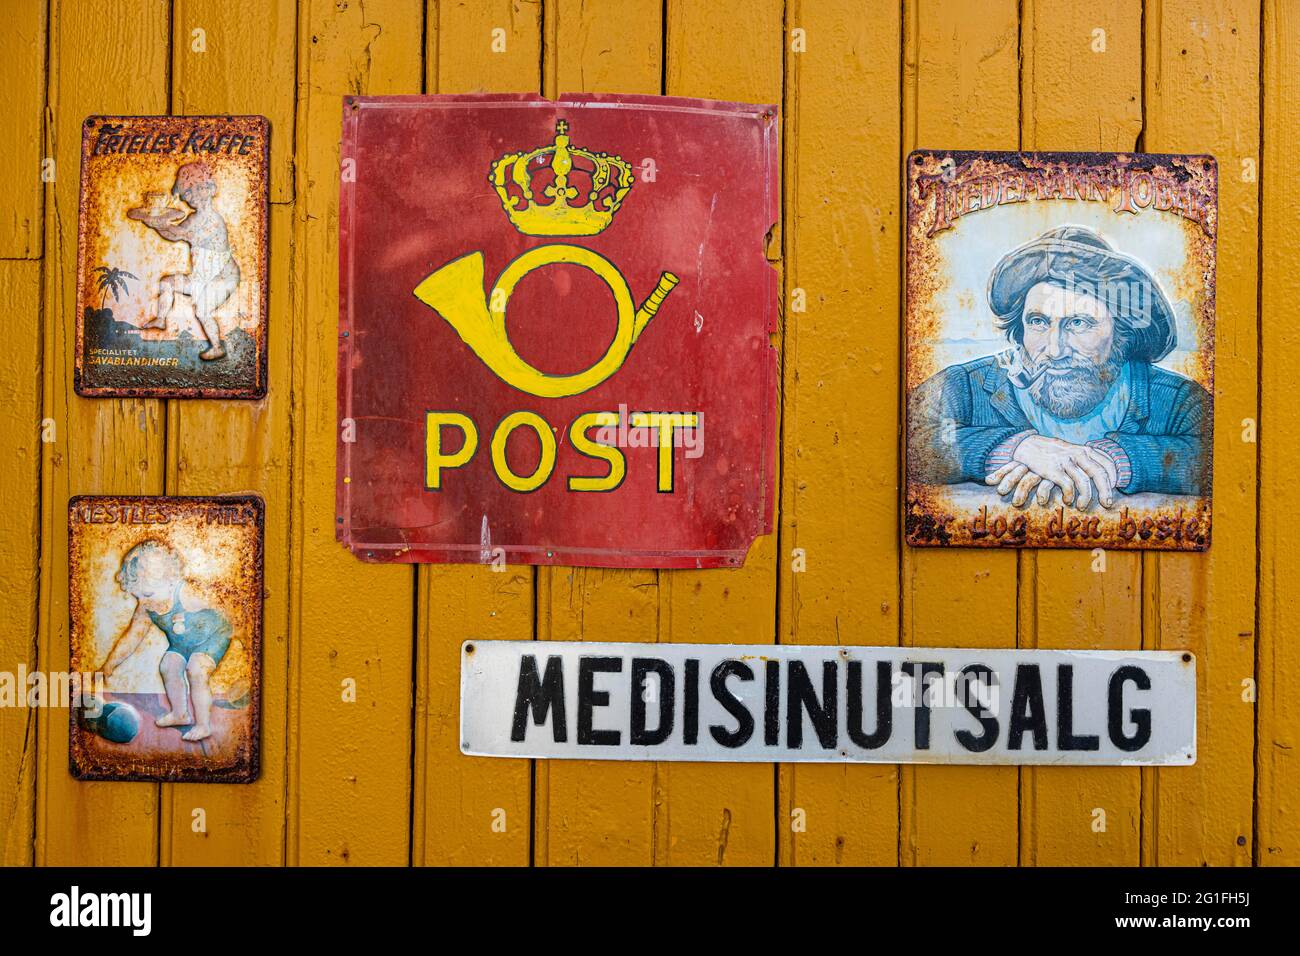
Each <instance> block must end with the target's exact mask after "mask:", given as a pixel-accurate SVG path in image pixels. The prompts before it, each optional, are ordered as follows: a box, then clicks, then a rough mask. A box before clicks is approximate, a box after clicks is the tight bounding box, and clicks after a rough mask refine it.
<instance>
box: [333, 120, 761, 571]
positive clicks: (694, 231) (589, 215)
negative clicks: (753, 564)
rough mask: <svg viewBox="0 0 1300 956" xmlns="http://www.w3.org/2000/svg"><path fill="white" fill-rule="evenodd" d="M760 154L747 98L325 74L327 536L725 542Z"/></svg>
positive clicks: (750, 480) (720, 550)
mask: <svg viewBox="0 0 1300 956" xmlns="http://www.w3.org/2000/svg"><path fill="white" fill-rule="evenodd" d="M777 155H778V154H777V117H776V111H775V108H774V107H767V106H747V105H741V104H732V103H716V102H712V101H705V100H686V99H673V98H664V97H650V96H581V97H565V98H561V99H559V100H545V99H541V98H539V97H536V96H533V95H484V96H427V97H426V96H397V97H350V98H348V99H347V100H346V101H345V103H344V121H343V143H342V177H341V179H342V181H341V196H340V198H341V205H340V222H339V235H340V316H339V377H338V410H339V444H338V479H337V480H338V513H337V532H338V537H339V539H340V540H341V541H342V542H344V544H346V545H347V547H349V548H350V549H351V550H352V551H353V552H354V553H356V554H357V555H358V556H359V557H361V558H363V559H366V560H371V561H408V562H472V563H495V564H498V565H500V564H505V563H527V564H569V565H591V566H601V567H659V568H684V567H693V568H707V567H737V566H739V565H741V564H743V563H744V559H745V554H746V551H747V550H748V548H749V546H750V544H751V543H752V542H753V540H754V538H755V537H756V536H758V535H760V534H765V533H768V532H770V531H771V527H772V505H773V482H774V475H773V472H774V462H775V415H776V376H777V357H776V351H775V349H774V347H773V345H772V336H773V334H774V333H775V331H776V328H777V296H778V284H777V277H776V273H775V271H774V269H773V268H772V266H771V264H770V262H769V261H768V258H767V243H768V236H769V235H770V231H771V229H772V227H773V226H774V224H775V222H776V220H777V215H778V208H779V197H778V194H777V182H778V179H777Z"/></svg>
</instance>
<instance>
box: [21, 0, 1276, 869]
mask: <svg viewBox="0 0 1300 956" xmlns="http://www.w3.org/2000/svg"><path fill="white" fill-rule="evenodd" d="M1260 6H1261V5H1260V4H1257V3H1255V2H1254V0H1249V2H1243V3H1238V2H1229V0H1101V2H1097V3H1086V4H1085V3H1075V2H1071V0H979V2H977V0H903V2H902V3H901V4H893V3H888V2H881V3H874V2H873V3H870V4H863V3H860V2H858V3H855V2H850V0H817V2H813V0H785V2H782V0H758V2H755V3H751V4H748V5H746V6H745V7H744V10H743V13H738V8H736V7H735V6H734V5H726V4H718V3H715V2H709V0H667V2H663V0H617V2H614V0H609V2H599V3H593V2H590V0H589V2H586V3H583V2H581V0H544V2H543V0H425V2H423V3H421V2H419V0H365V2H364V3H362V2H360V0H296V2H295V0H270V2H261V0H132V2H130V3H124V2H122V0H76V2H73V0H49V2H48V4H47V2H46V0H12V2H10V3H9V4H7V5H6V7H5V12H6V14H7V19H6V26H7V28H8V29H7V30H6V31H5V33H4V35H3V36H0V88H3V89H5V90H6V92H7V94H8V99H7V102H8V104H9V106H8V108H7V109H6V110H5V111H4V113H3V114H2V115H0V177H3V181H4V182H6V183H8V184H11V185H12V187H13V188H10V189H8V190H7V191H6V193H5V195H4V198H3V200H2V201H0V307H2V308H4V310H5V314H6V315H7V316H8V327H7V330H8V331H7V335H6V340H5V349H4V350H3V352H0V436H3V437H4V439H5V445H4V449H5V452H6V454H5V455H4V456H3V462H0V487H3V489H4V492H5V495H6V501H7V503H9V506H10V521H9V522H8V523H7V524H6V526H5V528H4V530H3V531H2V532H0V563H3V565H4V568H5V571H6V573H5V574H4V575H3V577H0V624H3V625H4V627H3V633H0V653H3V655H4V659H3V660H2V661H0V669H12V668H16V666H17V665H18V664H19V663H23V664H24V665H25V666H27V667H29V668H30V667H33V666H39V667H40V668H41V669H43V670H49V669H62V668H65V667H66V666H67V662H68V658H67V655H68V623H67V617H68V607H67V573H68V571H67V524H66V511H67V501H68V498H69V496H70V495H72V494H79V493H122V494H128V493H129V494H161V493H164V492H166V491H174V492H179V493H183V494H195V493H207V492H229V491H246V490H255V491H260V492H261V493H262V494H263V495H264V496H265V497H266V499H267V504H268V509H267V511H268V525H267V590H268V594H267V599H266V637H265V642H264V668H265V670H264V675H265V682H264V701H263V703H264V709H263V722H264V726H263V737H262V748H263V761H262V763H263V776H262V779H261V780H260V781H259V782H258V783H257V784H255V785H253V786H252V787H206V786H195V785H184V786H168V787H165V788H159V787H158V786H156V785H152V784H111V783H81V782H78V781H75V780H73V779H72V778H71V777H70V775H69V774H68V770H67V749H68V745H67V712H66V710H49V711H43V712H39V713H33V712H32V711H27V710H8V709H5V710H0V861H2V862H4V863H16V864H25V863H28V862H33V861H34V862H37V863H49V864H80V865H92V866H95V865H121V864H137V865H154V864H156V863H158V862H162V863H165V864H190V863H217V864H238V863H258V864H264V865H281V864H299V863H301V864H340V863H352V864H370V863H386V864H398V865H404V864H406V863H408V862H415V863H417V864H429V865H440V864H476V863H479V864H510V865H526V864H528V863H530V862H533V863H536V864H573V863H583V864H588V863H591V864H599V863H611V864H623V863H629V864H709V865H717V864H724V865H725V864H754V865H767V864H770V863H771V862H773V860H777V861H778V862H779V863H781V864H785V865H789V864H823V863H831V864H834V863H846V864H848V863H885V864H888V863H893V862H901V863H903V864H905V865H911V864H943V863H953V864H960V863H986V864H995V865H1015V864H1017V863H1019V864H1022V865H1057V864H1061V865H1080V864H1083V865H1087V864H1120V863H1135V862H1141V863H1143V864H1146V865H1173V864H1189V865H1198V864H1202V863H1207V864H1214V865H1220V864H1249V863H1251V862H1257V863H1260V864H1286V863H1296V862H1297V860H1298V859H1300V836H1298V834H1300V827H1298V825H1297V815H1300V797H1297V794H1300V769H1297V763H1296V757H1295V754H1296V752H1297V747H1300V704H1297V702H1296V701H1295V699H1294V695H1293V694H1290V693H1289V689H1290V688H1291V687H1292V686H1293V685H1294V684H1295V682H1296V680H1297V678H1300V652H1298V651H1297V650H1296V646H1295V641H1294V640H1293V639H1292V637H1291V634H1290V631H1291V628H1290V627H1289V624H1290V619H1289V614H1290V612H1291V611H1292V610H1293V609H1294V607H1295V596H1294V595H1295V587H1294V581H1295V579H1296V577H1297V574H1300V557H1297V556H1296V555H1297V551H1296V549H1295V548H1294V547H1293V546H1292V544H1291V542H1290V537H1289V534H1288V531H1289V523H1290V518H1289V512H1288V510H1287V506H1286V498H1285V494H1286V491H1287V489H1288V488H1289V476H1290V475H1291V474H1292V473H1293V472H1294V471H1295V470H1296V468H1297V467H1298V466H1300V453H1298V452H1297V451H1296V448H1297V445H1298V444H1300V412H1297V410H1296V406H1295V399H1294V384H1293V382H1294V380H1295V378H1296V375H1297V372H1296V370H1295V368H1294V366H1295V364H1296V360H1295V359H1294V355H1295V354H1296V353H1297V350H1300V334H1297V333H1296V332H1295V330H1294V329H1293V328H1292V323H1290V322H1288V321H1285V316H1286V315H1287V314H1288V304H1289V301H1290V299H1291V298H1292V297H1294V296H1295V295H1297V294H1300V288H1298V287H1297V280H1296V279H1295V277H1294V274H1293V269H1292V267H1291V261H1292V259H1293V258H1295V256H1296V255H1297V254H1298V253H1300V227H1297V223H1296V219H1295V216H1294V215H1293V214H1292V212H1291V209H1292V207H1293V205H1294V202H1295V198H1296V197H1294V196H1292V193H1293V192H1295V190H1296V186H1295V185H1294V183H1293V182H1292V177H1290V176H1288V175H1287V172H1286V171H1287V169H1288V168H1289V163H1290V161H1291V158H1292V155H1293V154H1294V151H1295V150H1294V149H1293V148H1292V147H1294V146H1295V145H1296V141H1297V120H1296V117H1297V115H1300V86H1297V80H1296V76H1297V73H1298V72H1300V54H1298V53H1297V51H1300V16H1298V15H1297V12H1296V10H1295V7H1294V4H1291V3H1288V2H1284V0H1263V3H1262V18H1261V9H1260ZM1022 17H1023V19H1022ZM795 28H800V29H803V30H804V31H805V41H806V44H807V46H806V52H805V53H802V54H796V53H794V52H792V51H791V49H790V31H791V30H793V29H795ZM196 29H201V30H202V31H203V43H204V45H205V47H206V49H205V51H204V52H201V53H200V52H198V51H197V50H196V49H195V48H194V43H195V40H196V36H195V34H194V31H195V30H196ZM1095 29H1103V30H1105V42H1106V52H1105V53H1104V54H1100V53H1095V52H1093V50H1092V49H1091V42H1092V40H1093V39H1094V36H1093V31H1094V30H1095ZM494 31H500V32H499V33H496V32H494ZM498 39H499V40H501V41H502V42H503V43H504V49H500V50H499V51H498V50H494V49H493V43H494V41H495V40H498ZM1261 50H1262V52H1261ZM1261 57H1262V58H1261ZM47 64H48V69H47ZM1261 80H1262V83H1263V86H1262V88H1261V85H1260V83H1261ZM421 90H426V91H429V92H470V91H487V90H498V91H537V90H540V91H543V92H545V93H547V94H548V95H555V94H556V93H559V92H563V91H580V90H601V91H615V92H628V93H634V92H641V93H660V92H665V93H668V94H670V95H679V96H696V97H715V98H720V99H731V100H741V101H748V102H756V103H779V104H781V106H782V111H783V122H784V125H783V132H782V148H783V155H784V167H783V174H782V175H783V188H784V206H783V217H782V223H780V224H777V228H776V229H775V230H774V232H773V236H772V239H771V241H770V243H769V258H771V260H772V261H773V265H774V267H776V268H778V269H780V270H782V273H783V283H784V285H783V288H784V292H785V295H786V296H787V301H788V295H789V292H790V290H791V289H793V288H795V287H796V286H797V287H800V288H803V289H804V290H805V291H806V293H807V296H808V302H809V309H808V311H807V312H806V313H802V314H800V315H798V316H785V317H784V319H783V323H784V328H783V331H782V337H781V339H780V342H781V344H782V347H783V362H784V366H783V405H782V414H783V432H784V442H783V445H782V452H781V454H782V458H781V461H780V478H781V502H780V505H781V511H780V513H779V514H778V516H777V521H778V528H779V540H778V536H777V535H772V536H768V537H766V538H762V539H759V541H758V542H756V544H755V546H754V548H753V549H752V551H751V554H750V556H749V559H748V562H747V564H746V567H745V568H744V569H743V570H742V571H739V572H731V571H717V572H686V571H673V572H667V571H665V572H655V571H608V570H589V569H568V568H549V569H544V570H542V571H539V572H536V573H535V572H533V571H532V570H531V569H528V568H522V567H519V568H509V569H507V571H506V572H505V573H502V574H496V573H492V572H491V571H489V570H488V569H486V568H480V567H426V568H420V569H419V570H418V571H417V570H413V569H411V568H405V567H398V566H373V565H368V564H365V563H362V562H360V561H358V560H357V559H355V558H354V557H352V556H351V555H349V554H348V553H347V552H346V551H345V550H344V549H342V548H341V547H340V546H339V545H338V544H337V543H336V542H335V540H334V521H335V515H334V447H335V432H334V429H335V392H334V382H335V364H336V346H337V339H336V335H337V327H336V316H337V310H338V298H337V288H338V274H337V273H338V269H337V263H338V258H337V227H338V209H337V204H338V175H339V172H338V168H339V167H338V161H339V155H338V143H339V133H340V119H341V112H342V98H343V97H344V96H346V95H350V94H357V93H414V92H419V91H421ZM1261 100H1262V109H1263V113H1262V115H1261V113H1260V109H1261ZM169 111H171V112H175V113H260V114H263V115H266V116H268V117H270V119H271V122H272V134H271V136H272V147H271V148H272V164H271V165H272V168H271V190H272V199H273V201H274V203H275V205H274V207H273V213H272V223H271V241H272V247H271V268H270V294H271V317H270V325H269V329H270V346H269V357H270V393H269V395H268V398H267V399H266V400H264V401H261V402H191V403H172V404H171V405H170V407H168V405H166V404H165V403H161V402H157V401H139V400H106V399H98V400H89V399H81V398H78V397H77V396H76V395H75V394H74V393H73V391H72V372H71V370H72V360H73V353H72V349H73V341H72V338H73V336H72V332H73V320H74V315H73V311H72V310H73V308H74V301H75V295H74V281H75V267H76V228H77V227H76V213H77V190H78V180H79V175H78V169H79V152H80V133H81V124H82V121H83V119H84V118H85V117H86V116H87V115H90V114H103V113H125V114H150V113H167V112H169ZM1261 141H1262V143H1263V150H1264V153H1263V155H1262V156H1261V155H1260V151H1261V145H1260V144H1261ZM1018 146H1022V147H1023V148H1026V149H1030V148H1036V149H1100V150H1132V149H1135V148H1138V149H1144V150H1147V151H1152V152H1157V151H1159V152H1166V151H1174V152H1206V153H1212V154H1214V155H1215V156H1216V157H1217V158H1218V161H1219V164H1220V178H1221V185H1220V240H1219V252H1218V303H1217V305H1218V309H1217V311H1218V329H1217V335H1216V346H1217V359H1216V382H1215V385H1216V388H1215V403H1216V418H1217V425H1216V430H1215V450H1214V460H1215V489H1214V501H1215V512H1216V513H1215V528H1214V540H1213V544H1212V546H1211V549H1210V551H1209V552H1208V553H1207V554H1203V555H1194V554H1187V555H1158V556H1157V555H1145V556H1135V555H1121V554H1115V553H1112V554H1109V555H1107V556H1106V560H1107V565H1106V567H1107V570H1106V571H1105V572H1104V573H1100V574H1098V573H1093V572H1092V570H1091V564H1092V556H1091V555H1089V554H1087V553H1086V552H1074V551H1070V552H1038V553H1034V552H1026V553H1024V554H1023V555H1022V556H1020V557H1019V558H1018V557H1017V555H1015V554H1012V553H990V552H970V551H967V552H943V551H936V550H925V551H917V550H913V549H907V548H902V547H900V543H899V541H900V538H899V528H898V526H897V521H898V518H897V515H898V510H897V509H898V497H897V482H898V467H899V457H898V456H899V447H898V437H897V436H898V432H899V421H898V415H899V411H898V410H899V401H900V396H899V391H898V390H899V368H898V360H899V355H898V347H899V338H900V334H901V333H900V307H901V303H900V293H899V280H900V275H899V269H900V257H899V253H900V248H901V235H900V228H901V227H900V202H901V196H900V193H901V189H900V181H899V176H900V170H901V160H902V157H903V155H904V154H905V152H906V151H908V150H910V149H911V148H913V147H934V148H980V149H1014V148H1017V147H1018ZM46 156H49V157H52V158H53V159H54V160H55V172H56V174H57V175H56V178H55V180H54V181H53V182H50V183H46V184H42V183H40V179H39V176H40V162H41V159H42V158H44V157H46ZM1246 161H1251V162H1250V163H1247V162H1246ZM1252 164H1253V169H1252ZM1252 171H1253V173H1254V178H1251V175H1250V173H1251V172H1252ZM1261 175H1262V177H1263V179H1262V182H1261V180H1260V179H1259V177H1260V176H1261ZM1261 250H1262V255H1261ZM1265 317H1268V318H1269V320H1268V321H1263V320H1262V319H1263V318H1265ZM44 418H48V419H51V420H52V421H53V422H54V427H55V436H54V437H55V440H54V441H52V442H50V443H48V444H43V443H41V442H40V431H39V423H40V421H41V420H42V419H44ZM1245 419H1253V420H1255V421H1256V422H1257V423H1258V427H1259V443H1258V444H1254V443H1248V442H1244V441H1243V440H1242V430H1243V425H1242V423H1243V420H1245ZM38 456H39V457H38ZM38 504H39V508H38ZM794 548H802V549H803V550H804V555H805V560H806V562H807V570H806V571H803V572H795V571H794V570H793V569H792V567H791V563H790V561H791V551H792V550H793V549H794ZM1257 555H1258V560H1257ZM38 574H39V582H38V581H37V575H38ZM1257 595H1258V625H1257V623H1256V614H1257V610H1256V608H1257V602H1256V596H1257ZM1257 631H1258V634H1257V633H1256V632H1257ZM533 636H539V637H542V638H548V637H549V638H552V639H591V640H629V641H649V642H653V641H685V640H690V641H725V642H744V643H761V642H764V641H769V640H781V641H783V642H789V643H846V644H847V643H855V644H856V643H863V644H869V643H881V644H891V643H894V642H896V641H899V640H901V641H902V642H903V643H905V644H909V645H915V646H927V645H928V646H939V645H955V646H963V645H964V646H971V647H1010V646H1014V645H1016V644H1017V643H1019V644H1020V645H1021V646H1039V647H1097V648H1102V647H1105V648H1133V647H1137V646H1139V644H1140V646H1143V647H1146V648H1148V649H1154V648H1187V649H1190V650H1191V651H1193V652H1194V653H1196V655H1197V658H1198V681H1199V689H1198V708H1199V713H1200V720H1199V751H1200V753H1199V759H1198V763H1197V765H1196V766H1195V767H1192V768H1169V769H1145V770H1142V771H1134V770H1131V769H1127V768H1095V769H1065V768H1037V769H1026V770H1017V769H1016V768H968V767H963V768H952V767H932V766H927V767H908V768H902V769H900V768H898V767H894V766H875V767H872V766H856V767H848V768H841V767H818V766H806V765H805V766H798V767H783V768H780V770H779V771H778V770H776V769H774V768H773V767H772V766H771V765H749V766H740V765H732V766H725V765H716V764H715V765H698V764H650V763H601V764H589V763H588V764H583V763H570V762H565V763H561V762H549V763H548V762H538V763H537V765H536V770H535V778H536V780H535V783H536V786H535V789H536V802H535V805H534V804H533V801H532V791H533V789H534V786H533V784H534V770H533V768H532V765H530V764H529V763H528V762H526V761H510V760H488V759H475V758H469V757H464V756H462V755H460V754H459V747H458V743H459V742H458V740H457V739H456V737H457V732H456V727H457V723H458V720H457V717H458V714H457V711H458V699H459V654H460V644H461V642H462V641H464V640H466V639H469V638H473V639H476V640H484V639H528V638H530V637H533ZM413 641H414V648H413V643H412V642H413ZM347 678H351V679H353V680H355V681H356V683H357V701H356V703H346V702H344V701H343V696H342V682H343V681H344V680H345V679H347ZM1249 680H1256V681H1257V682H1258V688H1257V689H1258V703H1252V702H1251V701H1250V700H1248V699H1243V689H1244V687H1243V681H1249ZM1256 738H1257V739H1258V750H1257V749H1256V745H1255V740H1256ZM196 806H202V807H203V808H204V809H205V810H206V811H207V819H208V832H207V833H206V834H195V833H194V832H193V831H192V830H191V828H190V821H191V816H190V814H191V811H192V809H193V808H194V807H196ZM1098 807H1100V808H1103V809H1105V810H1106V812H1107V830H1106V832H1105V833H1095V832H1093V830H1092V828H1091V822H1092V810H1093V809H1094V808H1098ZM795 808H800V809H802V810H804V811H805V815H806V823H807V828H806V830H805V831H804V832H800V833H794V832H791V830H790V814H791V811H792V810H794V809H795ZM498 810H499V811H502V812H503V813H504V824H505V827H504V830H503V831H502V830H500V829H494V828H493V823H494V822H496V821H497V820H498V819H500V818H498V817H497V816H495V814H496V811H498ZM1256 837H1257V842H1256ZM530 846H531V847H532V848H533V853H534V855H533V856H532V857H531V858H530V855H529V851H530Z"/></svg>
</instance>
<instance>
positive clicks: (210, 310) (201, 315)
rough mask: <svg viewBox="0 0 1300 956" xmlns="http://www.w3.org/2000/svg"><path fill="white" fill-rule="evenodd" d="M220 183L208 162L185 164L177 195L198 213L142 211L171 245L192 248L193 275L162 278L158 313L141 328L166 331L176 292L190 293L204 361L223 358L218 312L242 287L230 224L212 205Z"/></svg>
mask: <svg viewBox="0 0 1300 956" xmlns="http://www.w3.org/2000/svg"><path fill="white" fill-rule="evenodd" d="M216 193H217V183H216V180H215V179H213V177H212V170H211V169H209V168H208V166H207V164H206V163H186V164H185V165H184V166H182V167H181V168H180V169H178V170H177V171H176V184H175V185H174V186H173V187H172V195H173V196H178V197H180V199H181V200H182V201H184V202H185V203H186V204H187V205H188V206H190V208H192V209H193V210H194V212H193V213H191V214H190V215H188V216H184V217H183V218H180V219H178V218H177V217H178V216H182V215H183V214H182V213H181V212H180V211H179V210H176V209H163V210H159V211H157V212H149V211H143V212H144V215H142V217H141V218H142V221H143V222H144V224H145V225H146V226H148V227H149V228H150V229H152V230H153V231H154V232H156V233H158V235H160V236H162V237H163V238H164V239H167V240H169V241H171V242H184V243H187V244H188V245H189V247H190V271H189V272H188V273H184V272H176V273H172V274H171V275H165V276H163V277H162V278H161V279H160V280H159V282H158V314H157V315H156V316H155V317H154V318H153V320H151V321H149V322H146V323H145V324H144V325H142V326H141V328H145V329H151V328H165V327H166V326H167V316H168V315H170V314H171V310H172V305H173V304H174V303H175V301H176V294H177V293H179V294H181V295H187V296H189V297H190V301H191V302H193V303H194V315H195V317H196V318H197V319H198V320H199V325H200V326H201V327H202V328H203V334H204V335H206V336H207V337H208V348H207V349H205V350H204V351H202V352H200V353H199V358H201V359H208V360H212V359H219V358H224V357H225V354H226V347H225V344H224V343H223V342H222V341H221V328H220V326H218V324H217V320H216V317H215V313H216V311H217V309H219V308H221V306H222V304H224V303H225V301H226V300H227V299H229V298H230V296H231V294H232V293H233V292H234V291H235V288H236V287H237V286H238V285H239V264H238V263H237V262H235V258H234V255H233V254H232V253H231V251H230V236H229V234H228V233H227V231H226V220H225V219H223V218H222V216H221V213H219V212H217V210H216V208H215V207H213V205H212V197H213V196H215V195H216Z"/></svg>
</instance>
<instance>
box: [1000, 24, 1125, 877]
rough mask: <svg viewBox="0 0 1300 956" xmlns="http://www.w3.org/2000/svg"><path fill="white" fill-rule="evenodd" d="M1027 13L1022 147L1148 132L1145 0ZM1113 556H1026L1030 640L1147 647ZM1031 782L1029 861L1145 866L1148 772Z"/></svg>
mask: <svg viewBox="0 0 1300 956" xmlns="http://www.w3.org/2000/svg"><path fill="white" fill-rule="evenodd" d="M1021 13H1022V16H1023V18H1024V20H1023V23H1022V24H1021V52H1022V71H1021V82H1022V90H1021V95H1022V102H1023V104H1024V109H1023V111H1022V112H1023V123H1022V131H1021V134H1022V140H1021V144H1022V147H1023V148H1024V149H1045V150H1086V151H1090V150H1097V151H1126V150H1132V149H1133V148H1134V144H1135V143H1136V141H1137V137H1138V134H1139V133H1140V132H1141V130H1142V4H1141V0H1103V2H1098V3H1091V4H1087V5H1079V4H1076V3H1071V2H1069V0H1025V3H1024V4H1023V6H1022V8H1021ZM1097 31H1100V33H1098V32H1097ZM1104 562H1105V563H1104V565H1098V563H1097V559H1096V558H1094V556H1093V555H1092V553H1090V552H1088V551H1051V550H1043V551H1026V552H1023V553H1022V555H1021V562H1020V602H1021V603H1020V646H1022V647H1043V648H1076V649H1077V648H1088V649H1094V650H1124V649H1127V650H1136V649H1138V648H1140V647H1141V646H1142V560H1141V556H1140V555H1137V554H1125V553H1121V552H1113V553H1111V554H1107V555H1105V556H1104ZM1099 567H1100V568H1102V570H1100V571H1099V570H1098V568H1099ZM1020 779H1021V808H1020V814H1021V846H1020V862H1021V863H1022V864H1025V865H1038V866H1136V865H1137V864H1138V862H1139V855H1140V852H1139V851H1140V847H1139V838H1140V823H1141V812H1142V807H1141V804H1142V775H1141V771H1139V770H1137V769H1135V768H1126V767H1087V768H1079V767H1025V768H1022V770H1021V777H1020ZM1097 810H1101V811H1102V812H1103V813H1104V814H1105V816H1104V817H1097V816H1094V814H1095V813H1096V811H1097Z"/></svg>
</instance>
